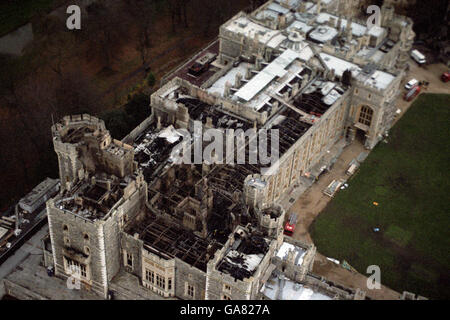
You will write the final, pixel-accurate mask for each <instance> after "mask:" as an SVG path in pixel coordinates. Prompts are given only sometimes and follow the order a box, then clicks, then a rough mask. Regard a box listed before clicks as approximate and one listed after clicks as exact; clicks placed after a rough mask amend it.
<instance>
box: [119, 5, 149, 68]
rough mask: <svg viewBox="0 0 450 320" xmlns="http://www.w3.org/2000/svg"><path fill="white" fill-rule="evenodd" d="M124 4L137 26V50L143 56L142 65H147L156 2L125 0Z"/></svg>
mask: <svg viewBox="0 0 450 320" xmlns="http://www.w3.org/2000/svg"><path fill="white" fill-rule="evenodd" d="M124 2H125V3H124V6H125V10H126V11H127V12H128V14H129V15H130V19H131V20H132V21H133V22H134V23H135V24H136V26H137V46H136V48H137V50H138V51H139V52H140V54H141V60H142V65H145V63H146V62H147V55H148V52H149V49H150V47H151V32H152V23H153V15H154V12H155V8H154V0H124Z"/></svg>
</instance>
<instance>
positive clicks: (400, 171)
mask: <svg viewBox="0 0 450 320" xmlns="http://www.w3.org/2000/svg"><path fill="white" fill-rule="evenodd" d="M449 124H450V95H439V94H424V95H421V96H419V98H418V99H417V100H416V101H415V102H414V104H413V105H412V107H411V108H410V109H409V110H408V112H407V113H406V114H405V115H404V116H403V118H402V119H401V120H400V121H399V122H398V123H397V124H396V126H395V127H394V128H393V129H392V130H391V132H390V136H389V139H388V143H387V144H386V143H384V142H380V143H379V144H378V146H377V147H376V148H375V149H374V150H373V152H371V153H370V155H369V157H368V158H367V160H366V161H365V162H364V163H363V164H362V165H361V168H360V170H359V172H358V173H357V175H356V176H355V177H353V179H351V180H350V182H349V185H350V186H349V188H347V189H346V190H340V191H339V193H338V194H337V195H336V197H335V198H334V199H333V201H331V202H330V203H329V205H328V206H327V208H325V210H324V211H323V212H322V213H321V214H320V215H319V217H318V218H317V220H316V221H315V222H314V224H313V225H312V226H311V233H312V236H313V239H314V242H315V244H316V245H317V247H318V251H320V252H321V253H323V254H325V255H327V256H329V257H333V258H337V259H340V260H342V259H345V260H347V261H348V262H349V263H350V264H351V265H352V266H353V267H355V268H356V269H357V270H358V271H360V272H361V273H363V274H365V273H366V270H367V267H368V266H369V265H372V264H375V265H379V266H380V268H381V282H382V283H383V284H385V285H387V286H389V287H391V288H393V289H395V290H397V291H400V292H402V291H403V290H407V291H411V292H414V293H418V294H421V295H424V296H426V297H429V298H445V299H450V274H449V273H450V272H449V270H450V250H449V249H450V233H449V230H450V229H449V226H450V210H449V209H450V208H449V195H448V194H449V191H450V186H449V185H450V184H449V174H448V173H449V171H450V153H449V150H450V145H449V144H450V142H449V137H450V130H449ZM374 201H375V202H378V203H379V205H378V206H375V205H373V202H374ZM374 227H378V228H380V232H379V233H375V232H373V231H372V230H373V228H374Z"/></svg>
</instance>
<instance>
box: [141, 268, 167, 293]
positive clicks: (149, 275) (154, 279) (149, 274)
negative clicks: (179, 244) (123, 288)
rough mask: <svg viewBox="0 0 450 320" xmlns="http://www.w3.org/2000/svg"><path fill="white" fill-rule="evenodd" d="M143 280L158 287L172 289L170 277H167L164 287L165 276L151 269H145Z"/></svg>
mask: <svg viewBox="0 0 450 320" xmlns="http://www.w3.org/2000/svg"><path fill="white" fill-rule="evenodd" d="M145 280H147V281H148V282H150V283H151V284H154V285H156V286H157V287H158V288H159V289H162V290H167V291H170V290H172V278H168V279H167V289H166V277H164V276H162V275H160V274H158V273H155V272H154V271H153V270H148V269H145Z"/></svg>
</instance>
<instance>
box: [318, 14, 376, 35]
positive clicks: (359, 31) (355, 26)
mask: <svg viewBox="0 0 450 320" xmlns="http://www.w3.org/2000/svg"><path fill="white" fill-rule="evenodd" d="M331 18H334V19H335V21H336V23H337V21H338V19H339V18H338V17H337V16H334V15H332V14H329V13H326V12H321V13H320V14H319V15H318V16H317V19H316V21H317V22H318V23H327V22H328V21H329V20H330V19H331ZM341 28H344V29H346V28H347V19H342V23H341ZM381 29H382V30H384V29H383V28H381ZM366 31H367V27H366V26H363V25H362V24H359V23H356V22H352V33H353V35H355V36H358V37H359V36H362V35H364V34H365V33H366Z"/></svg>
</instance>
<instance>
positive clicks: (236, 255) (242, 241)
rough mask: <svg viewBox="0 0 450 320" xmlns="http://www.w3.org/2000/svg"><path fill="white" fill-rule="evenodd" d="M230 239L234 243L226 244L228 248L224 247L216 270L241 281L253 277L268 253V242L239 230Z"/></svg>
mask: <svg viewBox="0 0 450 320" xmlns="http://www.w3.org/2000/svg"><path fill="white" fill-rule="evenodd" d="M232 237H233V238H234V239H233V240H234V241H233V242H232V243H230V242H227V245H228V246H226V247H225V253H224V255H223V257H222V259H221V260H220V261H219V262H218V263H217V265H216V270H218V271H220V272H222V273H224V274H229V275H230V276H232V277H233V278H234V279H237V280H241V281H242V280H244V279H248V278H250V277H252V276H253V275H254V273H255V271H256V270H257V268H258V267H259V265H260V263H261V261H262V260H263V258H264V257H265V255H266V254H267V252H268V251H269V245H270V241H269V240H267V239H265V238H263V237H262V236H260V235H258V234H256V233H251V232H250V233H246V232H244V231H243V230H242V229H239V228H238V229H237V230H236V232H235V233H234V234H233V235H232Z"/></svg>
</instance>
